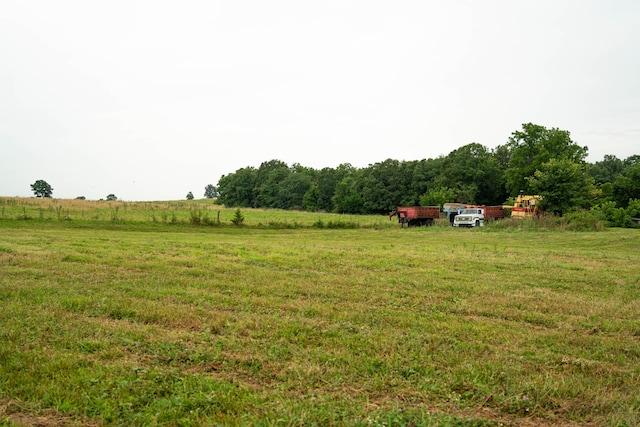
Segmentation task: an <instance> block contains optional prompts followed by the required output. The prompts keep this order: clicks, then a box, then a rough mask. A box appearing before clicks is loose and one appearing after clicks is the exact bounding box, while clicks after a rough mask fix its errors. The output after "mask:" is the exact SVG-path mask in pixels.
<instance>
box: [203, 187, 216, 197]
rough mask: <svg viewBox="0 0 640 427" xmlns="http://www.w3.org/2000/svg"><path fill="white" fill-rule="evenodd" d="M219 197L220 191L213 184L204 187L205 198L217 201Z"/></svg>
mask: <svg viewBox="0 0 640 427" xmlns="http://www.w3.org/2000/svg"><path fill="white" fill-rule="evenodd" d="M218 196H219V193H218V189H217V188H216V186H215V185H213V184H208V185H207V186H206V187H204V197H205V198H207V199H215V198H216V197H218Z"/></svg>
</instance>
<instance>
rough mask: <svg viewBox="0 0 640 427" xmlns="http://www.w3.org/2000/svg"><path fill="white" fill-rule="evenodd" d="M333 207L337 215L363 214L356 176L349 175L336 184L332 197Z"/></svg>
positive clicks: (362, 204)
mask: <svg viewBox="0 0 640 427" xmlns="http://www.w3.org/2000/svg"><path fill="white" fill-rule="evenodd" d="M333 205H334V206H335V208H334V211H335V212H337V213H351V214H362V213H365V210H364V202H363V200H362V196H361V193H360V189H359V188H358V180H357V177H356V174H353V175H349V176H347V177H345V178H344V179H343V180H342V181H340V182H339V183H338V185H337V186H336V192H335V194H334V196H333Z"/></svg>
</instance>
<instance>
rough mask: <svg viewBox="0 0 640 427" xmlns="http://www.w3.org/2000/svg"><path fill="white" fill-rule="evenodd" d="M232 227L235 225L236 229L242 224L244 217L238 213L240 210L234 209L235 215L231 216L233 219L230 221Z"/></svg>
mask: <svg viewBox="0 0 640 427" xmlns="http://www.w3.org/2000/svg"><path fill="white" fill-rule="evenodd" d="M231 222H232V223H233V225H237V226H238V227H239V226H241V225H242V224H243V223H244V215H242V212H240V208H238V209H236V213H235V214H234V215H233V219H231Z"/></svg>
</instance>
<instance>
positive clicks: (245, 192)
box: [218, 167, 257, 208]
mask: <svg viewBox="0 0 640 427" xmlns="http://www.w3.org/2000/svg"><path fill="white" fill-rule="evenodd" d="M256 180H257V171H256V169H255V168H253V167H247V168H242V169H238V170H237V171H235V172H234V173H231V174H229V175H223V176H222V177H221V178H220V180H219V181H218V191H219V196H218V200H219V201H220V202H222V203H224V205H226V206H239V207H245V208H248V207H252V206H253V204H254V203H253V200H254V199H253V194H254V188H255V186H256Z"/></svg>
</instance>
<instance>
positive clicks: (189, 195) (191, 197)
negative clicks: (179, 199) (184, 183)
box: [187, 191, 193, 200]
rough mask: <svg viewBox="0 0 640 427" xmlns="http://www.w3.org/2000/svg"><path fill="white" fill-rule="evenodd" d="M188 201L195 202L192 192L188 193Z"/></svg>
mask: <svg viewBox="0 0 640 427" xmlns="http://www.w3.org/2000/svg"><path fill="white" fill-rule="evenodd" d="M187 200H193V193H192V192H191V191H189V192H188V193H187Z"/></svg>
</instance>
